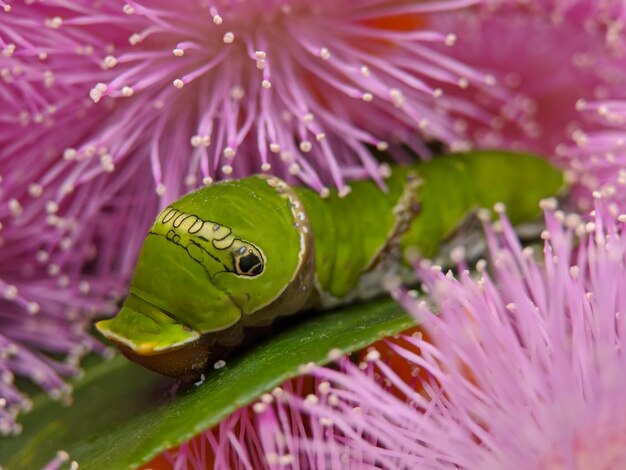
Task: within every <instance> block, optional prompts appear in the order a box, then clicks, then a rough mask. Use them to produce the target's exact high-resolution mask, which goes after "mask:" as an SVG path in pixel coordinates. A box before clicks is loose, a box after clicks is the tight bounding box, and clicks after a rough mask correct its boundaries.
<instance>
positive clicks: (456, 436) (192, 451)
mask: <svg viewBox="0 0 626 470" xmlns="http://www.w3.org/2000/svg"><path fill="white" fill-rule="evenodd" d="M544 207H545V208H546V212H545V218H546V225H547V229H546V231H545V232H544V233H543V236H542V238H543V239H544V240H545V245H544V247H543V256H541V257H540V256H539V255H538V251H539V249H538V248H530V247H527V248H523V247H522V246H521V245H520V244H519V242H518V241H517V237H516V235H515V232H514V230H513V228H512V227H511V226H510V225H509V223H508V221H507V219H506V216H502V217H501V219H500V221H499V222H498V223H497V224H496V225H495V226H493V227H491V226H488V227H486V233H487V239H488V242H489V243H488V244H489V256H490V259H491V263H490V265H489V268H490V270H489V271H488V270H487V266H488V265H487V263H486V262H485V261H484V260H483V261H479V263H478V265H477V268H478V278H476V277H475V276H473V275H471V274H470V273H469V272H468V271H463V272H462V273H461V274H460V275H459V276H458V278H455V277H454V276H452V275H451V274H449V273H448V274H444V273H443V272H442V271H441V270H440V269H438V268H436V267H428V266H421V267H419V268H418V272H419V273H420V276H421V278H422V279H423V281H424V286H425V288H426V290H427V291H428V292H429V293H430V298H431V299H432V300H433V301H434V302H435V305H433V306H431V305H429V304H428V303H427V302H425V301H423V300H421V299H419V298H417V296H416V294H415V292H412V291H406V290H405V289H403V288H400V287H398V288H396V289H395V290H394V295H395V297H396V298H397V300H398V301H399V302H400V303H401V304H403V305H404V306H405V307H406V309H407V311H409V312H411V313H412V314H413V315H414V316H415V317H416V318H417V319H418V320H419V321H421V322H422V325H421V328H422V332H419V333H417V334H413V335H410V336H406V335H405V336H402V337H400V338H398V339H395V340H394V339H389V340H387V341H386V344H383V345H379V347H378V348H377V349H375V348H370V350H369V352H367V353H366V355H365V356H364V357H363V359H362V361H361V362H360V363H356V364H355V363H353V362H351V361H350V360H349V359H343V360H342V361H341V362H340V363H339V369H338V370H337V369H336V368H328V367H326V368H322V367H320V368H315V369H313V370H312V372H311V376H310V377H309V378H301V379H299V380H298V381H297V382H296V383H295V385H294V384H292V383H288V384H286V385H285V386H284V387H283V388H278V389H276V390H274V391H273V392H272V393H270V394H267V395H264V396H263V397H261V399H260V400H259V401H258V402H257V403H255V404H254V405H253V406H252V407H251V408H250V409H244V410H240V411H239V412H237V413H236V414H234V415H233V416H231V417H230V418H229V419H227V420H225V421H224V422H223V423H221V424H220V425H219V427H217V428H215V429H213V430H210V431H207V432H206V433H204V434H203V435H202V436H200V437H199V438H197V439H196V440H195V441H191V442H190V443H187V444H185V445H183V446H182V447H181V448H180V449H178V451H177V453H175V454H166V458H167V459H169V461H170V462H171V463H172V464H174V465H176V468H184V466H185V464H188V465H195V464H198V465H199V466H200V467H202V466H203V465H205V464H207V463H208V462H211V463H212V464H214V465H215V466H216V467H215V468H247V467H249V466H252V467H253V468H274V467H276V466H280V465H292V464H293V466H294V467H296V466H303V467H305V468H309V467H310V468H348V467H349V468H362V467H370V466H371V467H376V468H390V469H391V468H598V469H609V468H621V467H623V466H624V465H625V464H626V453H625V452H624V436H625V435H626V434H625V432H626V407H624V406H623V404H622V398H621V397H622V393H623V392H622V391H623V389H624V387H625V386H626V378H625V377H624V373H623V370H624V367H625V366H626V358H625V357H624V351H625V350H626V349H625V348H626V334H625V331H626V329H625V328H626V324H625V322H624V318H625V317H624V315H623V312H624V309H625V308H626V292H625V291H624V289H623V288H622V286H623V285H624V282H626V269H625V267H624V261H625V260H626V238H624V237H623V232H624V227H625V224H626V216H619V220H617V219H616V218H615V216H614V215H613V214H611V211H610V209H608V208H607V207H606V204H605V203H598V205H597V209H596V212H595V218H594V220H593V221H591V222H585V221H583V220H582V219H581V218H580V217H579V216H577V215H573V214H569V215H566V214H564V213H563V212H560V211H555V210H554V203H553V201H547V202H546V204H545V205H544ZM539 258H541V259H540V260H539ZM435 311H436V312H438V313H437V314H436V315H435V314H434V312H435ZM307 381H308V382H307ZM311 384H314V385H315V388H313V387H312V386H311ZM307 385H308V388H307ZM307 393H308V394H307ZM305 395H306V396H305ZM302 397H304V398H302ZM210 459H215V460H210Z"/></svg>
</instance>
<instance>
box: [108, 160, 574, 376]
mask: <svg viewBox="0 0 626 470" xmlns="http://www.w3.org/2000/svg"><path fill="white" fill-rule="evenodd" d="M385 183H386V185H387V188H386V190H385V191H382V190H381V189H380V188H378V187H377V186H376V185H375V184H374V183H373V182H372V181H359V182H352V183H351V185H350V186H351V192H350V194H348V195H343V194H339V193H338V192H337V191H330V193H329V194H324V197H321V196H320V195H319V194H317V193H315V192H314V191H312V190H310V189H307V188H303V187H295V186H290V185H288V184H287V183H285V182H284V181H282V180H280V179H279V178H276V177H273V176H267V175H257V176H252V177H249V178H244V179H241V180H232V181H225V182H220V183H215V184H213V185H211V186H208V187H204V188H201V189H199V190H197V191H195V192H192V193H190V194H187V195H186V196H183V197H182V198H180V199H179V200H177V201H175V202H173V203H172V204H171V205H170V206H168V207H167V208H165V209H164V210H163V211H161V213H160V214H159V215H158V216H157V218H156V220H155V222H154V224H153V226H152V228H151V229H150V232H149V233H148V235H147V237H146V240H145V241H144V245H143V247H142V250H141V253H140V255H139V259H138V262H137V267H136V270H135V274H134V276H133V279H132V282H131V287H130V293H129V295H128V297H127V298H126V300H125V302H124V304H123V306H122V308H121V310H120V311H119V313H118V314H117V316H116V317H114V318H112V319H109V320H103V321H100V322H98V323H97V325H96V326H97V328H98V330H99V331H100V332H101V333H102V334H103V335H104V336H105V337H107V338H108V339H110V340H111V341H113V342H114V343H116V344H117V345H118V346H119V348H120V350H121V351H122V352H123V353H124V354H125V355H126V356H127V357H129V358H130V359H131V360H133V361H135V362H137V363H139V364H142V365H143V366H145V367H147V368H149V369H151V370H154V371H156V372H159V373H161V374H164V375H169V376H172V377H195V376H199V375H200V373H202V372H203V371H205V370H206V369H207V367H208V365H209V364H213V363H215V361H217V360H220V359H222V358H223V357H224V355H225V354H226V353H228V352H229V351H230V350H232V349H233V348H236V347H237V346H239V345H240V344H242V343H243V342H244V340H245V339H246V338H247V337H248V336H249V335H250V333H251V332H254V331H255V330H259V329H260V328H261V327H265V326H267V325H269V324H271V323H272V322H273V321H274V320H276V319H277V318H279V317H282V316H286V315H292V314H295V313H297V312H300V311H308V310H311V309H315V308H329V307H332V306H334V305H338V304H341V303H346V302H350V301H353V300H354V299H358V298H364V297H370V296H373V295H377V294H379V293H381V292H382V291H383V286H382V284H383V283H384V278H388V277H389V275H391V276H394V275H396V274H397V273H399V272H400V270H401V269H402V267H403V266H406V265H408V261H411V262H413V261H414V260H415V259H418V258H433V257H436V256H437V255H438V254H439V253H440V252H441V250H442V249H448V248H449V249H450V253H451V254H452V255H453V256H454V257H457V258H458V256H459V253H461V252H463V253H474V252H476V246H475V242H474V241H473V239H472V233H473V232H474V231H475V230H474V227H475V225H477V224H476V223H475V222H476V220H475V217H476V216H475V215H473V214H478V213H481V212H480V210H479V209H480V208H492V207H494V204H496V203H498V205H497V207H506V208H507V211H508V216H509V218H510V220H511V221H512V222H513V223H514V224H518V223H521V222H526V221H531V220H533V219H535V218H536V217H537V216H538V215H539V213H540V210H539V203H540V201H541V200H543V199H545V198H547V197H551V196H554V195H556V194H558V193H559V192H560V191H562V189H563V188H564V186H565V183H564V178H563V174H562V173H561V172H560V171H558V170H557V169H555V168H553V167H552V166H550V165H549V164H548V163H547V162H545V161H544V160H542V159H541V158H539V157H535V156H532V155H526V154H512V153H507V152H497V151H491V152H489V151H482V152H474V153H471V154H464V155H451V156H445V157H438V158H435V159H433V160H430V161H428V162H421V163H418V164H415V165H413V166H409V167H395V168H393V169H392V171H391V174H390V175H389V177H388V178H387V179H386V180H385ZM472 220H474V222H472ZM452 237H456V238H455V242H458V240H459V239H460V238H462V239H463V240H464V242H465V244H466V246H464V247H463V249H462V250H461V249H460V248H458V243H457V245H455V244H454V243H450V239H451V238H452ZM404 253H406V256H407V257H408V258H410V260H409V259H407V258H404V256H405V255H403V254H404Z"/></svg>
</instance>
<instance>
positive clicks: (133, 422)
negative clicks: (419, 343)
mask: <svg viewBox="0 0 626 470" xmlns="http://www.w3.org/2000/svg"><path fill="white" fill-rule="evenodd" d="M413 324H414V323H413V320H411V319H410V318H409V317H408V316H407V315H406V314H405V313H404V311H403V310H402V309H401V308H400V307H399V306H398V305H397V304H396V303H395V302H393V301H392V300H390V299H382V300H375V301H373V302H370V303H368V304H360V305H354V306H351V307H348V308H344V309H340V310H335V311H331V312H324V313H320V314H317V313H316V314H308V315H307V314H306V313H305V314H301V315H300V316H298V317H295V318H293V319H292V321H291V322H290V323H289V324H287V325H283V329H281V330H280V331H279V332H278V333H277V334H275V335H274V336H272V337H271V338H268V339H267V340H265V341H263V342H260V343H257V344H256V345H254V346H253V347H251V348H249V349H247V350H246V351H245V352H243V353H241V354H240V355H238V356H235V357H231V358H230V359H228V360H227V361H226V366H225V367H224V368H222V369H220V370H213V371H210V372H208V373H207V377H206V380H205V382H204V383H203V384H202V385H201V386H198V387H194V386H192V387H191V388H190V389H188V390H186V391H184V392H180V393H178V394H177V395H175V394H174V393H173V390H174V389H175V382H174V381H172V380H170V379H164V378H162V377H159V376H157V375H156V374H153V373H151V372H148V371H145V370H143V369H142V368H141V367H139V366H137V365H135V364H132V363H130V362H128V361H126V360H125V359H124V358H123V357H120V356H118V357H116V358H114V359H112V360H110V361H99V362H98V363H97V364H96V365H95V366H94V367H92V368H90V369H89V370H88V371H87V373H86V375H85V377H84V378H83V379H82V380H80V381H78V382H77V383H76V384H75V392H74V404H73V405H72V406H70V407H64V406H62V405H60V404H59V403H57V402H53V401H51V400H49V399H47V398H45V399H41V400H36V403H35V408H34V409H33V411H32V412H31V413H29V414H28V415H26V416H24V419H23V420H22V423H23V425H24V432H23V433H22V435H20V436H18V437H15V438H4V439H1V440H0V463H2V465H3V466H4V467H5V468H6V469H8V470H13V469H28V470H32V469H35V468H41V466H42V465H44V464H45V463H46V462H48V461H49V460H50V459H52V458H53V457H54V456H55V455H56V452H57V451H58V450H65V451H67V452H69V454H70V458H71V459H72V460H76V461H77V462H78V463H79V465H80V467H79V468H80V469H81V470H85V469H113V468H114V469H124V468H135V467H137V466H139V465H141V464H143V463H145V462H148V461H149V460H150V459H152V458H153V457H154V456H156V455H158V454H159V453H160V452H161V451H163V450H165V449H167V448H169V447H172V446H175V445H177V444H180V443H182V442H184V441H186V440H188V439H190V438H191V437H193V436H194V435H196V434H198V433H199V432H201V431H204V430H206V429H208V428H210V427H212V426H214V425H215V424H217V423H218V422H219V421H220V420H222V419H224V418H225V417H227V416H228V415H229V414H230V413H232V412H233V411H235V410H236V409H237V408H239V407H241V406H244V405H247V404H249V403H251V402H252V401H254V400H255V399H256V398H258V397H259V396H260V395H261V394H262V393H264V392H266V391H268V390H271V389H273V388H274V387H276V386H278V385H280V384H281V383H282V382H283V381H285V380H286V379H288V378H290V377H294V376H296V375H298V367H299V366H300V365H301V364H305V363H308V362H315V363H317V364H322V363H325V362H328V352H329V351H330V350H331V349H333V348H339V349H340V350H341V351H343V352H345V353H347V352H351V351H354V350H357V349H360V348H363V347H365V346H367V345H368V344H371V343H372V342H374V341H376V340H377V339H379V338H381V337H383V336H388V335H390V334H393V333H396V332H399V331H401V330H404V329H406V328H409V327H410V326H412V325H413Z"/></svg>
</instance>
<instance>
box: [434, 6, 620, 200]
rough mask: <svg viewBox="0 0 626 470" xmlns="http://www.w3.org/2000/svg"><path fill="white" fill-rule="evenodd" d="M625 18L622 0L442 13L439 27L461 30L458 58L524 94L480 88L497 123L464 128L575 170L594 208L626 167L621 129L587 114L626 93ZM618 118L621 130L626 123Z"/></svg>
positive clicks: (469, 123)
mask: <svg viewBox="0 0 626 470" xmlns="http://www.w3.org/2000/svg"><path fill="white" fill-rule="evenodd" d="M625 17H626V3H624V2H623V1H621V0H617V1H611V0H609V1H595V0H538V1H533V2H527V1H521V0H519V1H518V0H490V1H488V2H486V5H485V6H484V8H483V9H482V10H481V12H480V13H478V14H474V15H464V14H462V13H450V14H447V15H439V16H436V17H433V27H434V28H435V29H446V30H447V29H449V30H453V31H455V32H456V33H457V36H458V38H459V40H458V45H457V47H455V48H453V49H452V50H451V51H450V53H451V54H453V55H454V56H455V57H458V58H461V57H462V58H463V60H465V61H466V62H468V63H470V64H472V65H473V66H474V67H477V68H479V69H480V70H484V71H485V72H489V73H491V74H493V76H494V77H495V78H496V80H497V81H498V82H499V83H501V84H503V85H505V86H506V87H508V89H509V92H510V93H511V94H513V95H514V98H513V99H511V100H509V101H508V102H506V103H505V104H504V105H502V104H501V103H500V102H498V101H496V102H493V101H492V98H490V97H489V96H486V95H485V94H484V93H482V92H480V91H478V92H477V93H475V95H474V96H475V101H476V102H477V103H480V104H481V106H483V108H484V109H486V110H491V114H492V116H493V118H492V120H491V121H490V122H489V125H487V126H485V125H483V124H482V123H480V122H479V121H475V120H466V119H463V118H459V119H458V120H457V126H458V128H459V129H466V131H465V132H466V133H467V138H468V140H469V141H471V142H473V144H474V145H476V146H480V147H486V148H491V147H501V148H509V149H523V150H530V151H534V152H538V153H540V154H543V155H546V156H547V157H548V158H551V159H553V161H555V162H556V163H557V164H558V165H560V166H562V167H563V168H565V169H569V170H572V176H574V177H576V178H577V183H576V185H575V188H574V191H573V200H574V201H576V202H577V203H578V204H580V207H581V208H582V210H583V211H585V212H587V211H588V210H589V209H590V207H591V206H590V204H591V193H592V192H593V191H594V190H598V189H601V188H602V186H603V185H605V184H611V185H614V184H615V180H616V177H615V175H617V172H618V170H619V169H620V168H621V167H622V166H623V163H622V161H621V160H620V159H619V158H615V159H613V161H608V162H607V157H608V160H611V158H612V156H613V154H616V153H619V149H618V150H617V151H616V152H613V154H612V153H611V152H612V148H614V147H616V144H618V143H619V139H618V138H614V139H612V141H610V142H609V140H610V137H609V136H610V134H611V130H608V131H607V132H603V133H601V134H595V131H597V130H598V124H597V119H595V118H593V113H592V112H585V113H581V112H579V111H581V110H584V109H586V108H591V109H599V110H601V111H606V110H608V109H609V108H613V107H614V106H615V105H616V100H620V99H624V93H626V90H625V89H624V85H623V70H624V67H626V59H625V57H626V56H625V55H624V54H625V52H626V43H624V34H623V32H622V29H623V22H624V18H625ZM444 90H445V87H444ZM603 104H604V105H603ZM605 117H607V118H609V117H610V116H608V115H607V116H605ZM611 117H612V119H611V121H612V122H611V124H610V127H612V128H613V131H614V130H615V128H617V127H618V126H619V125H620V124H619V122H618V121H616V120H615V119H613V118H614V117H615V113H612V115H611ZM622 129H623V126H622ZM591 132H594V134H593V135H594V136H595V135H597V139H594V138H593V137H590V135H589V134H590V133H591ZM613 136H614V137H617V136H616V134H615V133H613ZM607 139H608V140H607ZM587 141H589V142H590V145H588V146H586V145H585V143H586V142H587ZM577 146H580V148H576V147H577ZM616 191H617V192H620V188H619V187H616ZM624 194H626V193H624V192H623V191H622V195H620V196H619V197H620V198H621V199H623V198H624V197H625V196H624Z"/></svg>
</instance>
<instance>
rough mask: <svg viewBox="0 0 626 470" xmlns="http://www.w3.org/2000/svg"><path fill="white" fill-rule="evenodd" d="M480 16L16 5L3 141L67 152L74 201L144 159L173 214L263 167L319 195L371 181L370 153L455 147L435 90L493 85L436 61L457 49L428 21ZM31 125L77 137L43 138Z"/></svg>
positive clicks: (432, 4)
mask: <svg viewBox="0 0 626 470" xmlns="http://www.w3.org/2000/svg"><path fill="white" fill-rule="evenodd" d="M479 1H480V0H453V1H449V2H446V3H445V4H444V3H443V2H437V1H414V2H395V1H391V0H377V1H374V2H368V3H366V4H361V3H353V2H336V1H330V0H322V1H317V2H309V1H298V2H291V3H285V2H278V1H276V2H274V1H269V2H257V3H249V4H246V6H245V7H243V6H241V5H238V4H236V2H230V1H227V2H218V3H215V4H214V3H213V2H207V3H202V2H200V3H198V2H192V1H185V2H182V3H178V4H177V5H176V6H175V7H174V6H173V5H172V4H171V3H169V2H150V4H149V5H143V4H141V3H137V2H133V1H130V2H122V1H116V2H106V3H103V4H98V6H94V5H93V4H92V3H90V2H82V3H81V2H78V3H75V4H68V3H67V2H59V3H58V5H57V4H55V2H52V3H50V2H46V4H45V5H43V4H39V3H38V2H37V3H36V4H34V5H23V4H21V3H20V4H13V5H12V8H11V11H10V13H6V14H4V15H3V18H4V21H3V23H4V26H3V27H2V30H0V32H2V33H3V38H2V43H0V46H1V47H3V48H4V55H5V56H7V57H8V59H9V65H11V66H12V67H8V68H7V70H6V78H7V79H8V81H9V84H10V85H11V86H10V87H8V89H7V91H8V90H14V89H15V88H17V92H18V94H17V96H18V98H15V97H10V96H7V97H6V100H7V101H8V102H9V104H10V105H11V107H10V108H9V109H12V110H13V112H12V113H10V114H9V115H8V116H7V119H8V120H9V122H11V123H14V126H15V127H14V128H13V129H10V128H9V129H6V131H5V132H4V138H5V139H6V140H7V141H14V140H15V139H16V137H17V134H18V133H23V130H24V128H23V127H22V126H23V125H27V128H28V129H32V133H33V136H35V135H38V136H39V137H40V138H43V139H44V142H39V144H38V145H37V146H36V147H33V146H32V145H31V148H30V151H31V152H34V150H33V148H38V149H41V148H45V147H46V145H43V144H44V143H45V144H47V145H49V146H50V152H51V153H52V154H53V155H54V157H55V158H56V155H58V154H59V153H61V152H65V153H64V155H65V160H61V161H55V163H54V165H53V168H54V170H55V172H57V173H59V177H65V178H68V179H69V181H67V182H69V183H71V184H72V186H79V185H83V184H87V183H89V181H91V180H92V179H93V178H94V177H95V176H96V175H98V174H100V173H103V172H110V171H114V169H115V168H116V166H119V164H120V163H121V162H122V161H124V160H125V159H128V158H130V157H133V158H142V159H143V158H145V159H149V160H150V163H151V169H152V177H153V178H154V182H155V186H156V189H157V193H158V194H159V195H167V197H168V198H172V197H175V196H177V195H179V194H181V193H183V192H186V191H187V189H188V188H190V187H195V186H197V185H198V184H201V183H202V182H208V181H211V180H212V179H215V178H218V177H223V176H230V175H247V174H250V173H252V172H258V171H260V170H264V171H267V170H269V169H270V167H272V166H274V167H275V169H276V171H277V172H278V173H280V174H283V175H285V174H288V173H292V174H296V175H298V176H299V177H300V178H301V179H302V180H303V181H304V182H306V183H308V184H309V185H311V186H313V187H315V188H317V189H318V190H321V189H322V188H323V186H324V185H325V184H334V185H336V186H339V187H342V186H343V184H344V178H346V177H348V178H353V177H363V176H370V177H373V178H375V179H377V180H379V181H380V178H381V176H380V174H379V171H378V164H377V163H376V161H375V159H374V158H372V157H371V156H370V153H369V151H368V147H369V146H372V147H378V148H380V149H386V148H387V147H388V146H389V145H390V144H394V143H397V142H398V143H403V144H407V145H409V146H411V147H413V148H414V149H415V150H416V151H418V152H419V153H424V152H426V149H425V148H424V145H423V138H424V137H427V138H429V139H437V140H439V141H442V142H445V143H448V144H450V145H459V144H460V142H459V140H460V138H459V135H458V133H457V132H455V131H454V129H453V127H452V125H451V119H450V118H449V117H448V116H447V115H445V113H444V109H443V107H445V103H446V99H445V98H443V97H442V103H444V104H443V105H442V106H443V107H441V108H440V109H439V110H436V109H435V104H436V98H437V97H438V96H439V94H440V92H441V91H440V90H439V88H438V87H440V86H441V84H443V83H451V84H457V83H458V81H459V80H461V79H462V80H463V81H464V83H467V84H472V85H476V86H477V87H478V88H489V87H488V85H487V84H486V83H485V81H489V80H486V79H487V78H488V77H487V76H486V75H484V74H481V73H478V72H475V71H474V70H473V69H471V68H469V67H466V66H464V65H463V64H462V63H461V62H458V61H453V60H450V59H448V58H447V57H446V55H445V54H446V53H447V51H446V52H444V53H438V52H434V51H433V48H432V47H431V45H430V43H441V44H444V43H445V44H447V45H452V44H453V43H454V42H455V36H454V34H444V33H440V32H435V31H430V30H429V29H428V23H429V21H430V20H429V17H428V16H427V15H429V14H431V13H434V12H439V11H444V10H445V11H449V10H457V9H460V8H462V7H465V6H468V5H472V4H475V3H479ZM4 60H5V61H6V60H7V59H4ZM15 66H17V67H18V71H16V70H15ZM20 95H21V97H20ZM20 98H21V99H20ZM89 98H91V99H89ZM457 104H460V105H461V106H458V107H459V112H460V113H461V114H463V113H474V114H476V113H478V112H479V109H478V107H476V106H475V105H472V104H471V103H470V102H469V101H460V102H458V103H457ZM25 105H28V106H25ZM442 113H444V114H442ZM76 117H78V119H76ZM42 125H43V126H44V127H45V128H48V129H50V128H52V129H59V130H61V131H63V130H68V129H69V127H68V126H72V131H73V132H72V134H73V135H71V136H68V135H63V134H66V132H62V133H61V135H60V134H56V135H53V136H49V137H48V138H46V137H45V136H42V135H41V134H43V132H42V130H41V129H42ZM74 126H75V127H74ZM47 134H50V132H47ZM416 134H420V135H421V138H418V137H417V135H416ZM33 138H34V137H33ZM16 144H17V143H16ZM16 147H17V145H16ZM23 147H24V145H21V146H20V150H21V151H22V152H24V151H25V150H28V149H24V148H23ZM8 150H14V149H8ZM15 150H17V148H16V149H15ZM92 157H94V158H92Z"/></svg>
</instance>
